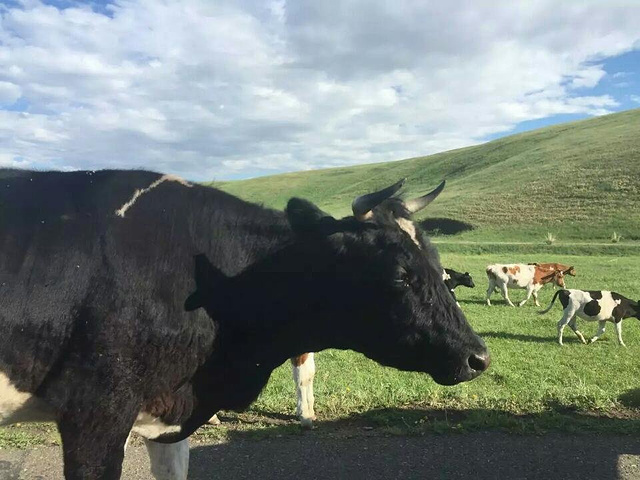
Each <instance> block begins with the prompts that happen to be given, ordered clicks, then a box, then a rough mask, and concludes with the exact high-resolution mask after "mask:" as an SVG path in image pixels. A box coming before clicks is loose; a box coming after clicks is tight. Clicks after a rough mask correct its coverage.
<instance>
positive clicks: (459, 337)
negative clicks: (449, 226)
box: [0, 170, 489, 479]
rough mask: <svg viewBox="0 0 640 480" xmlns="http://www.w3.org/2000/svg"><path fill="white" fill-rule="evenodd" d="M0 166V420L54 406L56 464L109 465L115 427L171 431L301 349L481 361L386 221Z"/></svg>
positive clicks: (251, 385) (435, 275) (431, 257)
mask: <svg viewBox="0 0 640 480" xmlns="http://www.w3.org/2000/svg"><path fill="white" fill-rule="evenodd" d="M0 178H2V181H3V183H2V185H3V188H2V189H0V276H1V278H0V325H1V327H2V332H3V334H2V336H1V337H0V373H1V375H0V407H1V411H0V420H1V421H2V422H3V423H11V422H15V421H23V420H25V419H29V420H31V419H38V420H43V419H52V420H55V421H56V422H57V424H58V428H59V431H60V435H61V438H62V444H63V451H64V468H65V476H66V478H67V479H81V478H82V479H86V478H95V479H116V478H119V476H120V472H121V463H122V458H123V452H124V445H125V443H126V439H127V437H128V435H129V433H130V431H131V430H132V429H133V430H134V431H135V430H137V431H139V432H140V433H141V434H142V435H144V436H147V438H148V439H152V440H154V441H155V442H159V443H173V442H181V441H183V440H184V439H186V438H187V437H188V436H189V435H190V434H191V433H192V432H193V431H194V430H195V429H196V428H198V427H199V426H200V425H201V424H203V423H205V422H206V421H207V419H208V418H210V417H211V415H212V414H214V413H215V412H216V411H218V410H220V409H229V410H238V409H243V408H246V407H247V406H248V405H249V404H250V403H251V402H252V401H253V400H255V398H256V397H257V396H258V394H259V393H260V391H261V390H262V388H263V387H264V385H265V384H266V382H267V380H268V378H269V376H270V374H271V372H272V370H273V369H274V368H275V367H277V366H278V365H280V364H281V363H283V362H284V361H285V360H286V359H287V358H290V357H293V356H296V355H300V354H301V353H303V352H308V351H319V350H322V349H325V348H329V347H332V348H348V349H354V350H357V351H359V352H362V353H364V354H365V355H367V356H369V357H371V358H373V359H374V360H376V361H378V362H380V363H383V364H385V365H389V366H393V367H396V368H400V369H404V370H415V371H421V372H427V373H429V374H430V375H431V376H432V377H433V378H434V379H435V380H436V381H438V382H440V383H443V384H453V383H458V382H460V381H465V380H470V379H472V378H474V377H475V376H477V375H478V374H479V373H480V372H481V371H483V370H484V369H486V368H487V366H488V364H489V359H488V354H487V352H486V348H485V346H484V344H483V342H482V341H481V340H480V339H479V338H478V337H477V336H476V335H475V334H474V333H473V331H472V330H471V327H470V326H469V325H468V323H467V322H466V320H465V318H464V315H463V313H462V312H461V311H460V309H459V308H457V307H456V305H455V303H454V302H453V301H452V299H451V297H450V295H449V294H448V292H447V289H446V287H445V286H444V284H443V282H442V280H441V277H440V272H441V270H442V268H441V266H440V264H439V260H438V257H437V253H436V252H435V250H434V249H433V248H432V247H431V246H430V245H429V244H428V242H427V241H426V239H424V242H425V244H424V246H423V247H422V248H418V247H417V246H416V245H415V243H414V242H413V241H412V240H411V238H409V237H408V235H407V233H406V232H404V231H403V230H401V229H400V228H399V226H398V225H397V223H395V222H385V221H382V220H376V219H375V218H374V219H372V220H370V221H367V222H361V221H357V220H356V219H354V218H353V217H348V218H345V219H342V220H336V219H333V218H331V217H329V216H327V215H326V214H324V213H322V212H321V211H320V210H318V209H317V208H316V207H315V206H313V205H312V204H309V203H308V202H305V201H302V200H292V201H290V202H289V205H288V208H287V214H286V215H283V214H282V213H280V212H275V211H272V210H268V209H265V208H262V207H259V206H256V205H252V204H249V203H246V202H243V201H241V200H239V199H237V198H235V197H232V196H230V195H227V194H225V193H223V192H220V191H217V190H214V189H210V188H206V187H202V186H198V185H191V186H187V185H184V184H182V183H179V182H175V181H163V182H160V183H156V182H158V180H159V179H161V178H162V176H161V175H159V174H156V173H150V172H143V171H128V172H117V171H101V172H95V173H93V172H73V173H58V172H26V171H13V170H3V171H0ZM152 185H155V187H154V188H150V187H151V186H152ZM138 191H140V192H141V193H140V194H139V195H137V196H136V192H138ZM134 197H135V198H134ZM132 199H133V203H130V202H131V200H132ZM124 206H127V208H126V209H125V210H124V211H123V207H124ZM194 255H195V258H196V260H197V261H196V272H195V276H194V271H193V266H192V265H193V258H194ZM194 279H195V281H194ZM194 289H195V292H194ZM189 293H192V294H191V295H189ZM187 297H188V299H187V301H186V302H185V298H187ZM200 306H204V307H205V308H204V309H202V308H198V307H200ZM185 446H186V444H185V443H178V444H177V445H176V446H174V447H167V449H166V450H163V451H162V452H161V453H160V454H157V455H155V454H154V452H150V453H151V454H152V458H153V457H154V455H155V457H156V458H157V457H166V456H167V455H169V456H171V455H172V453H171V452H173V454H175V453H176V452H180V455H178V457H180V458H179V459H181V460H182V462H180V461H174V462H166V463H167V465H169V467H167V468H169V469H173V470H172V471H171V472H169V474H171V475H174V478H180V475H183V474H186V472H182V470H181V468H182V467H181V466H180V465H185V464H186V463H185V462H184V456H185V455H186V453H185ZM159 448H160V449H161V450H162V448H161V447H159ZM155 453H157V452H155ZM160 467H161V466H158V465H156V468H160ZM163 471H164V470H163ZM182 478H184V476H183V477H182Z"/></svg>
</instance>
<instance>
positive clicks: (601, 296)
mask: <svg viewBox="0 0 640 480" xmlns="http://www.w3.org/2000/svg"><path fill="white" fill-rule="evenodd" d="M557 297H560V303H562V307H563V309H564V310H563V314H562V318H561V319H560V321H559V322H558V343H559V344H560V345H562V332H563V331H564V327H566V326H567V325H569V327H571V330H573V331H574V333H575V334H576V335H577V337H578V338H579V339H580V341H581V342H582V343H584V344H586V343H587V341H586V340H585V338H584V336H583V335H582V333H581V332H580V331H579V330H578V329H577V327H576V318H577V317H580V318H584V319H585V320H588V321H590V322H596V321H597V322H598V324H599V328H598V332H597V333H596V334H595V336H594V337H592V338H591V340H590V341H589V342H588V343H593V342H595V341H596V340H597V339H598V338H600V336H601V335H602V334H603V333H604V329H605V325H606V323H607V321H609V322H613V324H614V325H615V327H616V335H617V337H618V342H619V343H620V345H622V346H623V347H624V346H625V344H624V342H623V341H622V319H623V318H629V317H636V318H638V319H640V305H639V304H638V302H635V301H633V300H630V299H628V298H626V297H623V296H622V295H620V294H619V293H616V292H610V291H607V290H589V291H584V290H573V289H572V290H559V291H557V292H556V294H555V295H554V296H553V298H552V299H551V303H550V304H549V306H548V307H547V308H546V309H545V310H543V311H541V312H540V313H541V314H543V313H547V312H548V311H549V310H551V307H553V304H554V302H555V301H556V298H557Z"/></svg>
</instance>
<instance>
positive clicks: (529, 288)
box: [518, 283, 540, 307]
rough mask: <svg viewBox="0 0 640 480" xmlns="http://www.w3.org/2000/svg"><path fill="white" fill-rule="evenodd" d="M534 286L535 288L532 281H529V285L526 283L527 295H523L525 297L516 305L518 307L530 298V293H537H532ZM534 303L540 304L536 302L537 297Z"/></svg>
mask: <svg viewBox="0 0 640 480" xmlns="http://www.w3.org/2000/svg"><path fill="white" fill-rule="evenodd" d="M534 288H535V287H534V286H533V284H532V283H530V284H529V285H527V296H526V297H525V299H524V300H522V301H521V302H520V303H519V304H518V306H519V307H521V306H523V305H524V304H525V303H527V301H528V300H529V299H530V298H531V294H534V295H537V294H535V293H534ZM536 305H538V306H540V305H539V304H538V299H537V297H536Z"/></svg>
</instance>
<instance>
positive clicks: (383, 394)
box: [0, 110, 640, 448]
mask: <svg viewBox="0 0 640 480" xmlns="http://www.w3.org/2000/svg"><path fill="white" fill-rule="evenodd" d="M639 133H640V110H632V111H627V112H623V113H619V114H614V115H608V116H603V117H598V118H595V119H590V120H585V121H579V122H573V123H569V124H564V125H559V126H553V127H548V128H544V129H540V130H535V131H532V132H527V133H522V134H518V135H513V136H510V137H506V138H502V139H499V140H496V141H493V142H490V143H486V144H483V145H478V146H474V147H469V148H464V149H459V150H455V151H451V152H445V153H441V154H438V155H432V156H428V157H420V158H414V159H408V160H402V161H396V162H389V163H385V164H376V165H364V166H358V167H350V168H339V169H331V170H322V171H315V172H299V173H291V174H285V175H277V176H272V177H263V178H258V179H253V180H246V181H238V182H211V184H212V185H213V186H216V187H219V188H222V189H224V190H226V191H228V192H230V193H233V194H234V195H238V196H240V197H242V198H245V199H248V200H251V201H254V202H259V203H264V204H265V205H268V206H271V207H274V208H279V209H281V208H283V207H284V205H285V204H286V201H287V199H288V198H290V197H291V196H300V197H305V198H309V199H311V200H313V201H315V202H316V203H317V204H318V205H319V206H321V207H322V208H323V209H325V210H326V211H328V212H330V213H332V214H334V215H346V214H348V213H349V207H350V204H351V201H352V199H353V197H354V196H356V195H359V194H362V193H366V192H368V191H372V190H374V189H377V188H380V187H382V186H386V185H388V184H390V183H392V182H394V181H395V180H397V179H399V178H403V177H407V178H408V182H407V184H406V187H405V189H406V191H405V195H406V196H408V197H411V196H417V195H419V194H422V193H425V192H427V191H430V190H431V189H432V188H434V187H435V186H436V185H437V184H438V183H439V182H440V180H442V179H443V178H444V179H446V180H447V187H446V188H445V190H444V192H443V193H442V195H441V196H440V197H439V198H438V199H437V201H435V202H434V203H433V204H432V205H431V206H429V208H428V209H426V210H425V211H423V212H420V214H419V216H418V217H417V218H416V220H417V221H418V222H421V221H423V220H425V219H427V218H434V217H436V218H449V219H454V220H458V221H464V222H466V223H468V224H470V225H471V226H472V227H473V228H472V229H471V230H467V231H464V232H462V233H459V234H457V235H443V234H442V232H439V231H435V232H433V233H434V235H433V236H432V239H433V242H434V244H436V246H437V247H438V250H439V252H440V255H441V260H442V264H443V265H444V266H447V267H450V268H453V269H455V270H459V271H468V272H470V273H471V275H472V276H473V278H474V280H475V283H476V288H475V289H466V288H464V287H459V288H458V290H457V295H458V299H459V302H460V305H461V308H462V309H463V311H464V312H465V314H466V316H467V318H468V320H469V322H470V323H471V324H472V325H473V327H474V329H475V330H476V332H478V333H479V334H480V335H481V336H482V337H483V338H484V339H485V341H486V343H487V345H488V346H489V348H490V350H491V354H492V364H491V367H490V369H489V370H488V371H487V372H486V373H485V374H483V375H481V376H480V377H479V378H477V379H476V380H474V381H472V382H468V383H464V384H461V385H457V386H454V387H442V386H439V385H437V384H435V382H433V380H431V379H430V377H428V376H426V375H424V374H416V373H408V372H399V371H396V370H393V369H390V368H385V367H381V366H379V365H377V364H376V363H374V362H373V361H371V360H369V359H367V358H365V357H363V356H362V355H360V354H357V353H354V352H350V351H336V350H328V351H324V352H319V353H318V354H317V356H316V365H317V374H316V381H315V396H316V414H317V416H318V421H317V422H316V426H317V429H316V430H314V432H313V434H317V435H323V434H329V435H334V434H337V433H336V432H343V434H346V435H358V434H363V432H365V433H366V434H370V432H371V431H372V430H373V431H374V432H380V433H382V434H421V433H424V432H453V431H459V432H465V431H470V430H477V429H503V430H506V431H510V432H519V433H520V432H522V433H532V432H533V433H537V432H545V431H571V432H593V431H596V432H613V433H635V434H638V433H640V322H638V320H636V319H633V318H632V319H627V320H625V321H623V327H622V330H623V332H622V334H623V338H624V341H625V343H626V344H627V347H626V348H624V347H620V346H619V345H618V344H617V341H616V339H615V333H614V329H613V326H612V325H610V326H608V328H607V332H606V333H605V334H604V336H603V337H602V338H601V339H600V340H598V341H597V342H596V343H595V344H592V345H582V344H580V343H579V342H578V340H577V338H576V337H575V336H574V334H573V332H572V331H571V330H570V329H569V328H567V329H565V335H564V340H565V346H564V347H560V346H559V345H558V344H557V330H556V324H557V321H558V320H559V318H560V316H561V307H560V305H559V304H557V305H555V307H554V308H553V309H552V310H551V311H550V312H549V313H548V314H545V315H539V314H538V313H537V312H538V311H539V310H541V309H542V308H544V307H546V306H547V305H548V303H549V301H550V300H551V297H552V295H553V292H554V290H553V289H552V288H551V287H550V286H547V287H545V288H544V289H543V290H542V292H541V294H540V301H541V304H542V307H541V308H537V307H535V306H534V305H533V302H532V301H530V303H528V304H527V305H525V306H523V307H521V308H512V307H508V306H506V304H505V303H504V301H503V300H502V298H501V297H500V296H499V294H497V293H496V294H494V295H493V296H492V302H493V306H491V307H488V306H487V305H485V303H484V298H485V292H486V288H487V281H486V276H485V273H484V270H485V267H486V266H487V265H488V264H491V263H502V262H504V263H512V262H561V263H566V264H571V265H574V266H575V267H576V271H577V276H576V277H575V278H574V277H568V279H567V284H568V287H569V288H583V289H606V290H614V291H617V292H619V293H621V294H622V295H625V296H627V297H630V298H632V299H640V276H639V272H640V135H639ZM390 160H391V159H390ZM614 232H616V234H617V235H621V236H622V239H620V240H618V241H615V242H614V241H613V240H612V237H613V234H614ZM549 234H550V235H551V236H552V237H554V239H553V241H548V236H549ZM510 296H511V298H512V300H514V301H516V300H520V299H522V298H523V296H524V291H517V290H511V291H510ZM578 325H579V327H580V330H581V331H582V332H583V333H584V334H585V337H587V338H589V337H590V336H591V335H592V334H593V333H595V331H596V329H597V325H596V324H590V323H587V322H585V321H580V320H579V322H578ZM294 412H295V389H294V384H293V381H292V379H291V367H290V365H289V364H288V363H286V364H285V365H283V366H281V367H280V368H278V369H277V370H276V371H275V372H274V373H273V376H272V378H271V380H270V382H269V384H268V386H267V388H266V389H265V390H264V392H263V393H262V395H261V396H260V398H259V399H258V401H257V402H256V403H255V404H254V405H253V406H252V407H251V408H250V410H249V411H248V412H245V413H242V414H235V413H230V412H222V414H221V418H222V419H223V425H222V426H219V427H209V426H207V427H203V428H202V429H201V430H200V431H199V433H198V434H197V435H196V441H197V439H221V438H225V437H230V436H231V435H233V433H234V432H238V431H241V432H247V433H248V434H251V435H267V436H269V435H283V434H287V435H289V434H291V435H297V434H301V429H300V428H299V427H298V425H297V422H296V420H295V418H294ZM57 441H58V439H57V434H56V433H55V429H54V428H53V427H52V426H51V425H41V424H35V425H30V426H25V425H18V426H12V427H7V428H0V447H2V446H4V447H18V448H25V447H29V446H31V445H34V444H41V443H56V442H57Z"/></svg>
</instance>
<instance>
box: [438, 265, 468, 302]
mask: <svg viewBox="0 0 640 480" xmlns="http://www.w3.org/2000/svg"><path fill="white" fill-rule="evenodd" d="M442 278H443V279H444V284H445V285H446V286H447V288H448V289H449V291H450V292H451V295H452V296H453V299H454V300H456V301H457V299H456V292H454V290H455V289H456V288H458V287H459V286H460V285H462V286H463V287H468V288H475V286H476V284H475V283H473V278H471V275H470V274H469V272H464V273H460V272H456V271H455V270H453V269H451V268H445V269H444V274H443V275H442Z"/></svg>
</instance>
